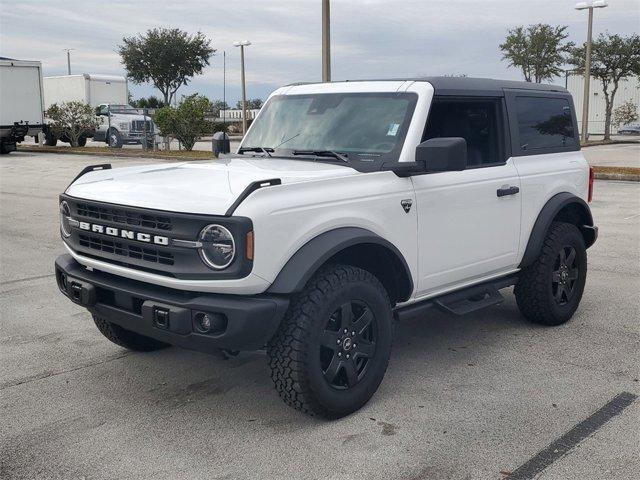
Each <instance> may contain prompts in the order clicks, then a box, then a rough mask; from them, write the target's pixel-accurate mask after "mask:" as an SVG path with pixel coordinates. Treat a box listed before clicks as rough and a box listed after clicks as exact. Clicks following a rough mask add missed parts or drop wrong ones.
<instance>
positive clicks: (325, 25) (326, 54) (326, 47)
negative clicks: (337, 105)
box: [322, 0, 331, 82]
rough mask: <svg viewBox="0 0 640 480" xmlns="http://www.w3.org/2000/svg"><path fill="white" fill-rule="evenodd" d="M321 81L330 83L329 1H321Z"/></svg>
mask: <svg viewBox="0 0 640 480" xmlns="http://www.w3.org/2000/svg"><path fill="white" fill-rule="evenodd" d="M322 81H323V82H330V81H331V12H330V7H329V0H322Z"/></svg>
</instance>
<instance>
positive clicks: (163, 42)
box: [118, 28, 215, 105]
mask: <svg viewBox="0 0 640 480" xmlns="http://www.w3.org/2000/svg"><path fill="white" fill-rule="evenodd" d="M122 42H123V44H122V45H120V46H119V47H118V53H119V54H120V57H122V64H123V65H124V67H125V68H126V70H127V75H128V77H129V78H130V79H131V80H132V81H133V82H134V83H143V82H152V83H153V84H154V85H155V87H156V88H157V89H158V90H160V92H162V96H163V99H164V103H165V105H170V104H171V101H172V100H173V97H174V95H175V94H176V91H177V90H178V88H180V87H181V86H182V85H187V84H188V83H189V80H190V79H191V77H193V76H194V75H199V74H201V73H202V70H203V68H204V67H206V66H207V65H209V59H210V58H211V56H212V55H213V54H214V53H215V49H213V48H211V41H210V40H208V39H207V38H206V37H205V36H204V34H202V33H201V32H198V33H197V34H195V35H189V34H188V33H187V32H183V31H182V30H180V29H177V28H173V29H167V28H154V29H152V30H148V31H147V32H146V33H145V34H140V35H138V36H137V37H124V38H123V39H122Z"/></svg>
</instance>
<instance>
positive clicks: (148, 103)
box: [129, 95, 167, 108]
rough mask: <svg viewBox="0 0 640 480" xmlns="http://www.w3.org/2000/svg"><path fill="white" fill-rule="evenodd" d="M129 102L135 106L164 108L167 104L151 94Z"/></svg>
mask: <svg viewBox="0 0 640 480" xmlns="http://www.w3.org/2000/svg"><path fill="white" fill-rule="evenodd" d="M129 103H130V104H131V106H132V107H134V108H162V107H166V106H167V104H166V103H164V102H163V101H162V100H160V99H159V98H158V97H156V96H155V95H151V96H149V97H147V98H145V97H142V98H139V99H138V100H131V101H130V102H129Z"/></svg>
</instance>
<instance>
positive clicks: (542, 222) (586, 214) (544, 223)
mask: <svg viewBox="0 0 640 480" xmlns="http://www.w3.org/2000/svg"><path fill="white" fill-rule="evenodd" d="M568 206H571V207H572V208H573V209H574V211H575V214H576V215H577V216H576V217H575V218H574V221H573V222H572V223H575V225H576V226H577V227H578V228H579V229H580V231H581V232H582V236H583V238H584V241H585V245H586V247H587V248H589V247H590V246H591V245H593V243H594V242H595V241H596V238H597V235H598V228H597V227H595V226H594V225H593V216H592V215H591V209H590V208H589V205H588V204H587V202H585V201H584V200H583V199H582V198H580V197H577V196H576V195H574V194H572V193H569V192H562V193H558V194H556V195H554V196H553V197H551V198H550V199H549V200H548V201H547V203H546V204H545V206H544V207H542V210H541V211H540V213H539V214H538V218H537V219H536V221H535V223H534V224H533V229H532V230H531V234H530V235H529V241H528V243H527V248H526V250H525V252H524V256H523V257H522V261H521V262H520V268H523V267H526V266H528V265H531V264H532V263H533V262H535V260H536V258H538V255H539V254H540V251H541V249H542V243H543V242H544V238H545V236H546V234H547V230H549V227H550V226H551V222H553V221H554V219H555V218H556V217H557V216H558V213H560V211H561V210H562V209H564V208H565V207H568Z"/></svg>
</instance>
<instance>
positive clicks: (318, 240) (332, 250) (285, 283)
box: [267, 227, 413, 300]
mask: <svg viewBox="0 0 640 480" xmlns="http://www.w3.org/2000/svg"><path fill="white" fill-rule="evenodd" d="M367 244H369V245H371V244H373V245H379V246H382V247H384V248H386V249H387V250H388V251H389V252H390V253H391V254H392V255H393V256H394V257H395V258H394V259H395V260H396V263H397V264H398V265H401V268H402V269H403V270H404V272H403V273H404V275H406V279H407V280H408V284H407V288H405V289H403V290H405V291H403V292H402V294H401V299H402V300H406V299H408V298H409V297H410V295H411V293H412V292H413V277H412V276H411V270H410V269H409V265H408V264H407V261H406V260H405V258H404V256H403V255H402V253H401V252H400V250H398V248H397V247H396V246H395V245H393V244H392V243H391V242H389V241H388V240H385V239H384V238H382V237H381V236H380V235H377V234H375V233H373V232H371V231H370V230H366V229H364V228H359V227H341V228H336V229H334V230H329V231H328V232H325V233H322V234H320V235H318V236H317V237H315V238H313V239H311V240H309V241H308V242H307V243H305V244H304V245H303V246H302V247H300V249H298V251H297V252H296V253H294V254H293V256H292V257H291V258H290V259H289V260H288V261H287V263H286V264H285V265H284V267H283V268H282V270H280V273H279V274H278V276H277V277H276V279H275V280H274V282H273V283H272V284H271V286H270V287H269V289H268V290H267V293H273V294H291V293H296V292H300V291H302V289H303V288H304V286H305V285H306V284H307V282H308V281H309V279H310V278H311V276H312V275H313V274H314V273H315V272H316V271H317V270H318V269H319V268H320V267H321V266H322V265H324V264H325V263H326V262H327V260H329V259H330V258H331V257H333V256H335V255H336V254H338V253H340V252H341V251H343V250H345V249H346V248H349V247H352V246H354V245H367Z"/></svg>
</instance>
